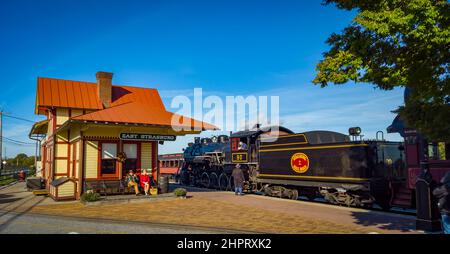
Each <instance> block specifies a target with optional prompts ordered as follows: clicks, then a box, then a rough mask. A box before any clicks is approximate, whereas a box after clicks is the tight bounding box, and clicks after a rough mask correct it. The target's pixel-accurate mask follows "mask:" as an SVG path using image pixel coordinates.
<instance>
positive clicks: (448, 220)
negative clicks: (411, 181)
mask: <svg viewBox="0 0 450 254" xmlns="http://www.w3.org/2000/svg"><path fill="white" fill-rule="evenodd" d="M449 193H450V172H447V174H445V176H444V177H443V178H442V179H441V185H440V186H439V187H437V188H436V189H434V190H433V195H434V196H435V197H436V198H437V199H438V207H439V210H440V211H441V217H442V229H443V230H444V234H450V195H449Z"/></svg>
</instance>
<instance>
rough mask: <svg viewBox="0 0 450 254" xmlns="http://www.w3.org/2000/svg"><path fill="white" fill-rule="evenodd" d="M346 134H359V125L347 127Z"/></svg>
mask: <svg viewBox="0 0 450 254" xmlns="http://www.w3.org/2000/svg"><path fill="white" fill-rule="evenodd" d="M348 134H349V135H350V136H359V134H361V128H359V127H351V128H349V129H348Z"/></svg>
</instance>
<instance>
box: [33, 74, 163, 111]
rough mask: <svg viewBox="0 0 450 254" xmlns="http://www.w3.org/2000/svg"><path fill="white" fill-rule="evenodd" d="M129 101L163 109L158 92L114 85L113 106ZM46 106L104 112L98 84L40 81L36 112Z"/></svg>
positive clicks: (54, 80) (55, 80)
mask: <svg viewBox="0 0 450 254" xmlns="http://www.w3.org/2000/svg"><path fill="white" fill-rule="evenodd" d="M126 102H143V103H145V104H149V102H151V105H148V106H151V107H155V106H156V107H163V108H164V104H163V103H162V101H161V98H160V96H159V93H158V91H157V90H156V89H152V88H140V87H130V86H117V85H113V86H112V103H111V106H116V105H120V104H123V103H126ZM45 107H57V108H58V107H60V108H77V109H90V110H93V109H103V105H102V103H101V101H100V99H99V98H98V96H97V84H96V83H91V82H80V81H71V80H63V79H54V78H38V87H37V97H36V112H37V113H38V109H39V108H45Z"/></svg>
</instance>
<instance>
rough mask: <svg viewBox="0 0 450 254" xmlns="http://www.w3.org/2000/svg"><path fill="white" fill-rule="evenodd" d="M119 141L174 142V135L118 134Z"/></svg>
mask: <svg viewBox="0 0 450 254" xmlns="http://www.w3.org/2000/svg"><path fill="white" fill-rule="evenodd" d="M120 139H121V140H133V141H175V139H176V136H175V135H161V134H142V133H120Z"/></svg>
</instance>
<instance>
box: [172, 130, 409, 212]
mask: <svg viewBox="0 0 450 254" xmlns="http://www.w3.org/2000/svg"><path fill="white" fill-rule="evenodd" d="M350 137H351V136H349V135H345V134H342V133H337V132H332V131H309V132H304V133H294V132H292V131H291V130H289V129H287V128H284V127H282V126H278V127H266V128H260V127H259V126H256V127H255V128H254V129H251V130H245V131H240V132H235V133H232V134H231V135H230V137H228V136H218V137H213V138H211V139H210V138H203V139H200V138H196V139H195V142H194V143H190V144H189V145H188V147H187V148H186V149H185V150H184V155H183V156H184V166H183V168H182V169H181V171H180V180H181V182H182V183H183V184H188V185H195V186H200V187H205V188H215V189H221V190H230V189H233V179H232V176H231V172H232V170H233V168H234V167H235V165H236V164H240V165H241V168H242V169H243V171H244V175H245V178H246V182H245V190H246V191H247V192H263V193H264V194H266V195H269V196H276V197H281V198H290V199H297V198H298V197H299V195H302V196H306V197H307V198H309V199H315V198H317V197H323V198H324V199H325V200H327V201H328V202H330V203H333V204H344V205H348V206H358V207H368V206H371V205H373V204H374V203H377V204H378V205H380V206H381V207H383V208H386V209H387V208H389V207H390V201H391V198H392V194H393V193H392V190H391V187H390V186H391V185H392V184H394V183H398V182H402V181H405V178H406V172H405V163H404V148H403V143H402V142H389V141H385V140H362V139H361V138H360V139H358V138H355V137H356V136H353V139H351V138H350ZM241 144H245V145H244V146H242V145H241ZM243 147H244V149H243Z"/></svg>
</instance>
